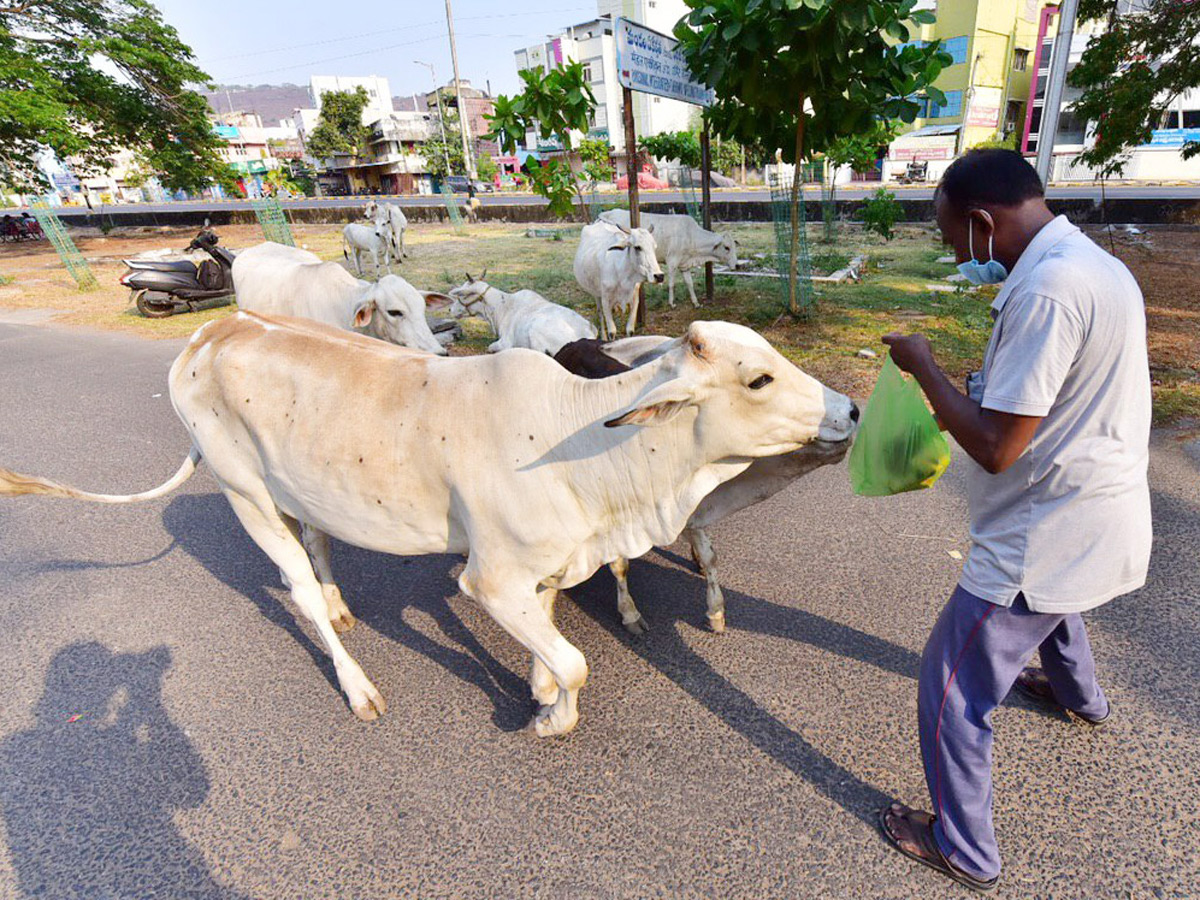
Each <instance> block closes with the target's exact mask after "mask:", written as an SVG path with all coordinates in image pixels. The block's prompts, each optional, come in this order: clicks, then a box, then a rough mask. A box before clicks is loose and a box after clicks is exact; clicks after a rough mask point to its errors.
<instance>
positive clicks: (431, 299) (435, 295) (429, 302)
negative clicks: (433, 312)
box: [421, 291, 454, 309]
mask: <svg viewBox="0 0 1200 900" xmlns="http://www.w3.org/2000/svg"><path fill="white" fill-rule="evenodd" d="M421 296H422V297H424V298H425V305H426V306H428V307H429V308H430V309H445V308H446V307H447V306H449V305H450V304H451V303H453V302H454V298H453V297H451V296H450V295H449V294H443V293H442V292H441V291H421Z"/></svg>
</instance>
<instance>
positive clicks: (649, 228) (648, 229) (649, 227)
mask: <svg viewBox="0 0 1200 900" xmlns="http://www.w3.org/2000/svg"><path fill="white" fill-rule="evenodd" d="M646 233H647V234H654V223H653V222H651V223H650V224H649V225H647V226H646Z"/></svg>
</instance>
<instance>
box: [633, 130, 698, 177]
mask: <svg viewBox="0 0 1200 900" xmlns="http://www.w3.org/2000/svg"><path fill="white" fill-rule="evenodd" d="M641 144H642V150H644V151H645V152H646V153H649V154H650V155H651V156H653V157H654V158H655V159H677V160H679V164H680V165H683V166H689V167H691V168H695V167H696V166H698V165H700V138H699V137H697V135H696V133H695V132H694V131H664V132H662V133H661V134H652V135H647V136H646V137H643V138H642V139H641Z"/></svg>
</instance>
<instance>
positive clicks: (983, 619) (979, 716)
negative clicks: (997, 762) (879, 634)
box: [918, 587, 1108, 879]
mask: <svg viewBox="0 0 1200 900" xmlns="http://www.w3.org/2000/svg"><path fill="white" fill-rule="evenodd" d="M1035 650H1040V651H1041V657H1042V668H1043V669H1045V671H1046V675H1047V677H1049V679H1050V684H1051V686H1052V687H1053V688H1054V696H1055V698H1056V699H1057V700H1058V701H1059V702H1060V703H1062V704H1063V705H1064V706H1066V707H1068V708H1070V709H1072V710H1074V711H1076V712H1078V713H1081V714H1083V715H1085V716H1087V717H1089V718H1093V719H1099V718H1102V717H1104V716H1105V715H1107V713H1108V700H1107V699H1106V698H1105V696H1104V692H1103V691H1102V690H1100V685H1099V684H1098V683H1097V682H1096V669H1095V663H1094V662H1093V660H1092V648H1091V646H1090V645H1089V644H1088V638H1087V631H1086V630H1085V629H1084V627H1083V619H1082V618H1080V616H1079V614H1078V613H1072V614H1070V615H1053V614H1047V613H1035V612H1031V611H1030V609H1029V608H1028V607H1027V606H1026V605H1025V597H1024V595H1019V596H1018V597H1017V599H1016V600H1015V601H1014V602H1013V605H1012V606H1011V607H1008V608H1005V607H1003V606H996V605H995V604H993V603H989V602H987V601H986V600H982V599H980V598H979V597H976V596H975V595H974V594H971V593H968V592H967V591H965V590H963V589H962V587H958V588H957V589H955V591H954V593H953V594H952V595H951V597H950V600H949V601H948V602H947V603H946V606H945V608H944V609H943V610H942V614H941V616H939V617H938V621H937V624H936V625H935V626H934V627H933V632H932V633H931V634H930V635H929V642H928V643H927V644H926V645H925V652H924V653H923V654H922V656H921V676H920V682H919V685H918V692H919V694H918V711H919V717H920V726H921V755H922V756H923V757H924V761H925V780H926V782H927V783H928V785H929V794H930V797H931V798H932V800H933V813H934V814H935V815H936V816H937V822H936V824H935V825H934V835H935V837H936V838H937V841H938V844H939V845H940V846H941V849H942V852H943V853H944V854H946V857H947V858H948V859H949V860H950V861H951V862H952V863H953V864H954V865H955V866H957V867H958V868H960V869H962V870H964V871H966V872H969V873H970V874H972V875H975V876H977V877H979V878H984V879H990V878H993V877H994V876H996V875H998V874H999V873H1000V851H999V848H998V847H997V846H996V834H995V831H994V830H993V828H992V710H994V709H995V708H996V707H997V706H999V705H1000V702H1001V701H1002V700H1004V698H1005V696H1006V695H1007V694H1008V692H1009V689H1010V688H1012V686H1013V682H1014V681H1016V678H1017V675H1019V674H1020V672H1021V669H1022V668H1023V667H1024V666H1026V665H1027V664H1028V663H1029V660H1030V657H1032V656H1033V652H1034V651H1035Z"/></svg>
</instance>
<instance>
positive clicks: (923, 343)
mask: <svg viewBox="0 0 1200 900" xmlns="http://www.w3.org/2000/svg"><path fill="white" fill-rule="evenodd" d="M883 342H884V343H885V344H887V345H888V347H889V348H891V353H892V362H894V363H895V364H896V366H897V367H898V368H899V369H900V370H901V371H902V372H908V373H910V374H913V375H915V374H917V370H918V369H919V368H922V367H928V366H930V365H931V364H932V363H933V350H932V349H931V348H930V346H929V338H927V337H925V335H923V334H901V333H900V332H898V331H893V332H892V333H891V334H885V335H884V336H883Z"/></svg>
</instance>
